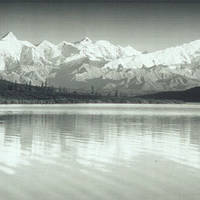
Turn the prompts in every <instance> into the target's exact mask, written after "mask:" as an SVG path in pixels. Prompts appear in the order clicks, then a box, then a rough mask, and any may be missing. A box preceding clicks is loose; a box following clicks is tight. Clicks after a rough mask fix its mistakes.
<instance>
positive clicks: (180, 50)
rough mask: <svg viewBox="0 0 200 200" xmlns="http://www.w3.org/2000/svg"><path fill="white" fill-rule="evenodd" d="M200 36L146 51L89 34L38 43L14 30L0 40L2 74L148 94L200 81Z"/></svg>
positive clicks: (9, 77)
mask: <svg viewBox="0 0 200 200" xmlns="http://www.w3.org/2000/svg"><path fill="white" fill-rule="evenodd" d="M199 63H200V40H197V41H193V42H190V43H188V44H183V45H182V46H177V47H171V48H168V49H164V50H161V51H156V52H152V53H147V54H143V53H141V52H139V51H137V50H135V49H134V48H133V47H131V46H128V47H121V46H118V45H114V44H112V43H110V42H109V41H104V40H100V41H91V40H90V39H89V38H87V37H86V38H84V39H82V40H80V41H77V42H74V43H70V42H66V41H63V42H61V43H59V44H58V45H55V44H52V43H51V42H49V41H46V40H45V41H42V42H41V43H40V44H38V45H33V44H31V43H30V42H27V41H21V40H18V39H17V38H16V36H15V35H14V34H13V33H8V34H6V35H5V36H3V37H2V39H1V40H0V77H1V78H2V79H6V80H9V81H12V82H18V83H29V82H31V83H32V84H33V85H41V84H42V83H43V82H45V81H47V82H48V84H49V85H54V86H56V87H67V88H72V89H81V90H88V89H90V88H91V86H93V87H94V88H95V90H98V91H105V90H106V91H115V90H118V91H121V92H128V93H129V94H144V93H152V92H159V91H173V90H184V89H187V88H190V87H195V86H199V85H200V65H199Z"/></svg>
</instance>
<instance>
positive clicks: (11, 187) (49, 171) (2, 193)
mask: <svg viewBox="0 0 200 200" xmlns="http://www.w3.org/2000/svg"><path fill="white" fill-rule="evenodd" d="M0 199H1V200H35V199H37V200H199V199H200V105H112V104H110V105H103V104H102V105H92V104H91V105H81V104H80V105H42V106H41V105H35V106H33V105H23V106H19V105H6V106H3V105H1V106H0Z"/></svg>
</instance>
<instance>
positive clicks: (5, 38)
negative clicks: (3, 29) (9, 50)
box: [1, 32, 17, 41]
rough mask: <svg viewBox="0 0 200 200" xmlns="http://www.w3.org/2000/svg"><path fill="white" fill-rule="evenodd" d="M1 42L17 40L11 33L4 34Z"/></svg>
mask: <svg viewBox="0 0 200 200" xmlns="http://www.w3.org/2000/svg"><path fill="white" fill-rule="evenodd" d="M1 40H3V41H4V40H17V37H16V36H15V35H14V34H13V33H12V32H8V33H7V34H5V35H4V36H3V37H2V39H1Z"/></svg>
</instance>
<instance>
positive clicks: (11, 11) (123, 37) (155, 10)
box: [0, 1, 200, 51]
mask: <svg viewBox="0 0 200 200" xmlns="http://www.w3.org/2000/svg"><path fill="white" fill-rule="evenodd" d="M199 11H200V4H180V3H179V4H169V3H148V4H145V3H122V2H118V3H116V2H115V3H114V2H113V3H45V2H44V1H43V3H40V2H39V1H38V3H17V2H15V3H0V35H4V34H5V33H7V32H9V31H12V32H13V33H14V34H15V35H16V36H17V37H18V38H19V39H23V40H29V41H31V42H33V43H38V42H40V41H41V40H44V39H46V40H49V41H51V42H53V43H55V44H57V43H59V42H60V41H62V40H66V41H76V40H80V39H81V38H83V37H85V36H87V37H89V38H91V39H92V40H99V39H103V40H110V41H111V42H113V43H114V44H119V45H122V46H125V45H128V44H129V45H131V46H133V47H134V48H136V49H138V50H141V51H144V50H148V51H155V50H159V49H163V48H166V47H170V46H174V45H179V44H182V43H185V42H189V41H192V40H196V39H200V12H199Z"/></svg>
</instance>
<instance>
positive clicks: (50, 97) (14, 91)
mask: <svg viewBox="0 0 200 200" xmlns="http://www.w3.org/2000/svg"><path fill="white" fill-rule="evenodd" d="M171 102H175V101H172V100H170V101H168V100H165V101H164V103H171ZM55 103H163V100H159V99H157V100H153V99H145V98H137V97H128V96H126V95H123V96H121V95H120V94H119V92H118V91H117V90H115V91H113V93H105V94H102V93H98V91H96V90H95V88H94V86H91V90H90V91H87V92H84V93H83V92H80V91H75V90H69V89H67V88H54V87H49V86H48V85H47V82H45V83H42V84H41V86H33V85H32V84H31V82H29V84H18V83H12V82H9V81H6V80H0V104H55Z"/></svg>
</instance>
